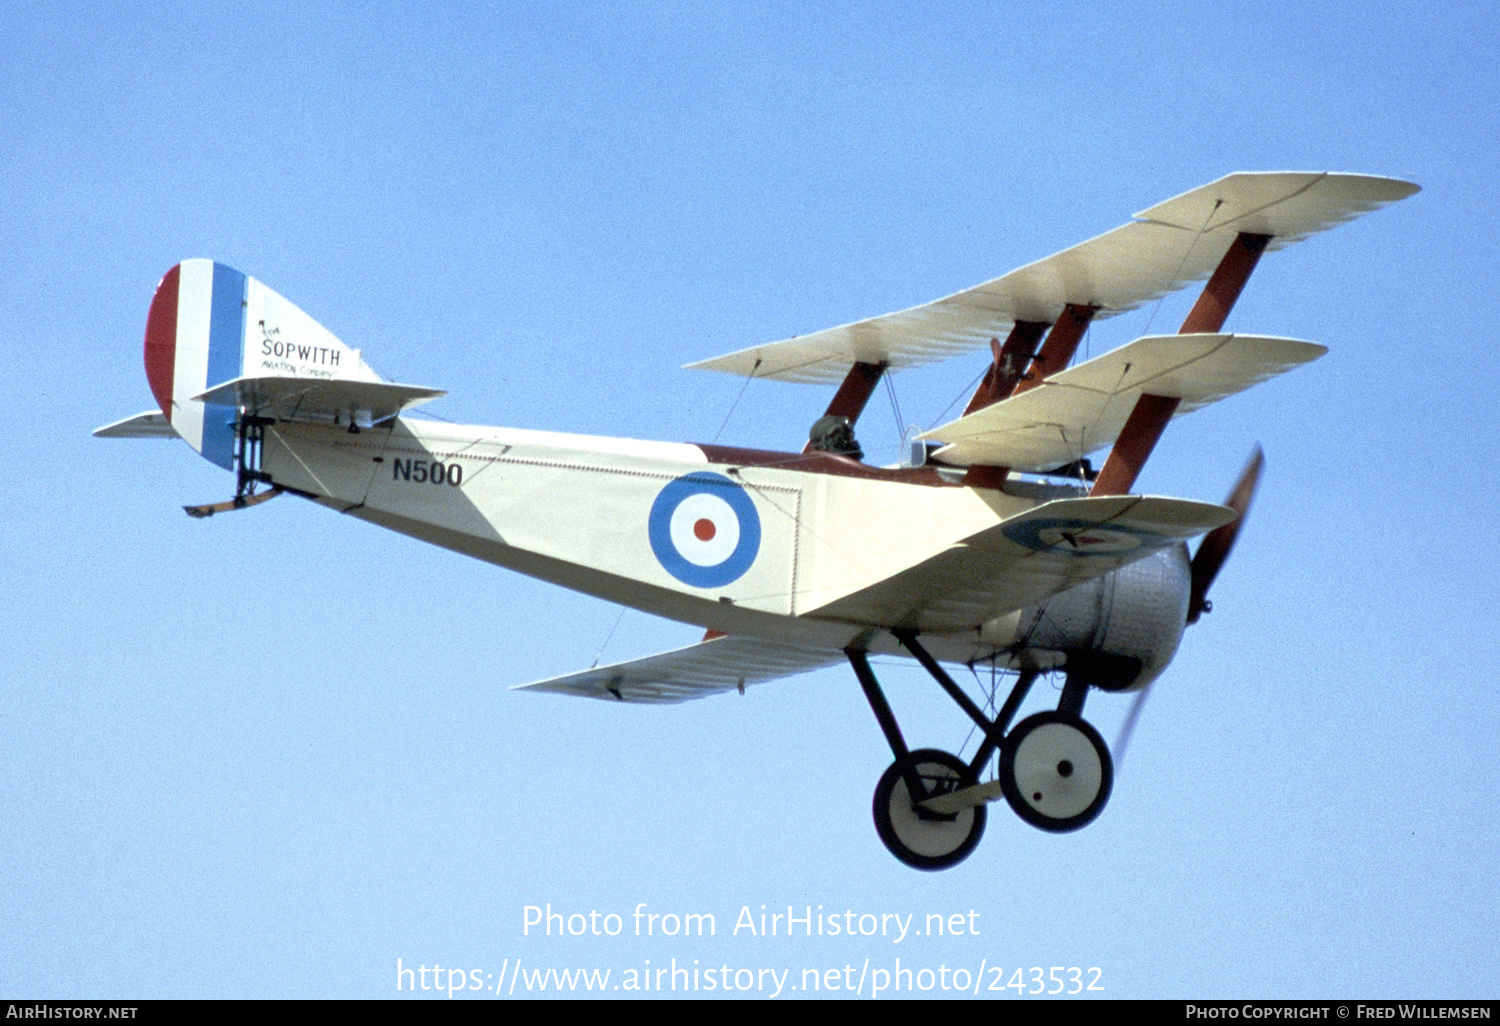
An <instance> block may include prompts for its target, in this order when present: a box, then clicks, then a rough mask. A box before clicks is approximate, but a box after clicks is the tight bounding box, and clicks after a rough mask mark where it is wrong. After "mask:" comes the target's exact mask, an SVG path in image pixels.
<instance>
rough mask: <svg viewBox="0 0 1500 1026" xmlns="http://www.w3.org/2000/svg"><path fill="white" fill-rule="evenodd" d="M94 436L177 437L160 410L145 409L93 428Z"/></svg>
mask: <svg viewBox="0 0 1500 1026" xmlns="http://www.w3.org/2000/svg"><path fill="white" fill-rule="evenodd" d="M94 437H95V438H177V437H178V434H177V432H176V431H173V430H172V425H171V424H169V423H167V418H166V416H165V415H164V414H163V413H162V412H161V411H160V410H147V411H146V412H145V413H137V414H136V415H135V416H134V417H126V418H125V419H124V420H117V421H115V422H114V423H113V424H106V425H104V426H103V427H101V428H95V429H94Z"/></svg>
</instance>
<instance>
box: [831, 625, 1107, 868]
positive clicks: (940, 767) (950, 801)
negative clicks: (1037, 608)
mask: <svg viewBox="0 0 1500 1026" xmlns="http://www.w3.org/2000/svg"><path fill="white" fill-rule="evenodd" d="M892 633H894V634H895V636H896V639H897V640H898V641H900V642H901V644H902V645H903V646H905V647H906V649H907V651H909V652H910V653H911V654H912V655H913V656H915V657H916V659H917V661H918V662H919V663H921V664H922V666H923V668H925V669H926V670H927V672H928V673H929V674H931V675H932V677H933V679H934V680H936V681H937V682H938V684H939V685H940V686H941V687H942V689H943V690H944V691H946V692H947V693H948V696H949V697H950V698H952V699H953V701H954V702H955V703H956V704H957V705H958V706H959V708H961V709H962V710H963V711H964V712H965V713H966V714H967V715H968V717H969V718H970V719H971V720H973V721H974V723H975V725H977V726H978V727H979V729H980V730H981V731H983V732H984V739H983V741H981V743H980V745H979V751H978V752H976V753H975V755H974V758H973V760H972V761H971V762H968V763H965V762H964V761H963V760H962V759H960V758H959V757H958V756H956V755H951V754H949V753H948V752H943V751H939V750H937V749H934V748H922V749H918V750H916V751H910V750H908V748H907V747H906V739H905V738H904V737H902V734H901V727H900V726H899V725H898V724H897V722H896V717H895V714H894V713H892V712H891V707H890V704H889V703H888V702H887V701H886V699H885V694H884V692H882V691H881V689H880V683H879V682H878V681H877V680H876V679H875V674H874V672H873V671H872V670H871V669H870V661H869V658H868V657H867V655H866V654H865V652H864V651H863V650H862V649H856V648H850V649H846V650H845V651H844V654H845V655H846V656H847V657H848V659H849V664H850V665H851V666H852V667H853V668H854V674H855V676H856V677H858V678H859V683H860V687H861V688H863V689H864V693H865V699H866V700H867V701H868V702H869V703H870V709H871V710H872V711H873V712H874V713H875V719H876V722H878V723H879V724H880V729H881V731H882V732H883V733H884V734H885V739H886V742H887V744H889V745H890V747H891V754H892V755H893V756H894V757H895V760H894V761H893V762H892V763H891V765H890V768H889V769H887V770H886V771H885V773H884V774H883V775H882V776H881V778H880V782H879V783H878V784H877V785H876V786H875V800H874V803H873V812H874V816H875V832H876V833H877V834H879V835H880V840H881V841H882V842H883V843H884V844H885V846H886V848H887V849H889V850H890V852H891V854H892V855H894V856H896V858H898V859H900V860H901V861H902V862H904V863H906V864H907V865H908V866H912V867H913V868H915V869H925V870H938V869H947V868H949V867H950V866H956V865H958V863H960V862H962V861H963V860H964V859H965V858H967V857H968V856H969V853H970V852H972V851H973V850H974V848H975V847H976V846H977V845H978V844H979V839H980V837H981V836H983V834H984V827H985V820H986V809H985V804H986V803H987V802H992V801H995V800H996V799H998V798H999V797H1000V796H1001V795H1002V794H1003V795H1004V796H1005V800H1006V801H1007V802H1008V803H1009V804H1010V807H1011V808H1012V809H1014V810H1015V812H1016V815H1018V816H1020V817H1021V818H1022V819H1023V820H1025V821H1026V822H1028V823H1030V824H1031V825H1032V826H1035V827H1039V828H1040V829H1042V830H1048V831H1053V832H1059V833H1060V832H1063V831H1068V830H1077V829H1078V828H1079V827H1082V826H1084V825H1086V824H1088V823H1091V822H1092V821H1093V820H1094V819H1095V818H1096V817H1098V815H1099V813H1101V812H1102V811H1104V806H1105V804H1106V803H1107V802H1108V801H1109V793H1110V788H1111V786H1112V784H1113V782H1114V764H1113V762H1112V760H1111V759H1110V756H1109V748H1108V746H1107V745H1105V743H1104V739H1103V738H1101V737H1100V736H1099V732H1098V731H1097V730H1095V729H1094V728H1093V727H1092V726H1090V725H1089V724H1088V723H1087V722H1086V721H1085V720H1084V719H1083V717H1082V715H1081V713H1082V712H1083V700H1084V697H1085V696H1086V695H1087V693H1088V684H1087V683H1086V682H1084V681H1082V680H1069V681H1068V682H1067V684H1066V685H1065V686H1064V688H1063V693H1062V698H1061V700H1060V701H1059V702H1058V708H1057V709H1056V710H1053V711H1047V712H1040V713H1037V714H1036V715H1034V716H1029V717H1027V718H1026V719H1024V720H1022V721H1021V722H1020V723H1019V724H1017V725H1016V727H1015V729H1014V730H1011V731H1010V732H1009V733H1006V728H1007V727H1009V726H1010V721H1011V720H1012V719H1014V718H1015V715H1016V711H1017V710H1018V709H1020V707H1021V703H1022V702H1023V701H1025V699H1026V695H1027V693H1028V692H1030V690H1031V686H1032V684H1033V683H1035V681H1036V679H1037V677H1038V676H1040V675H1041V674H1040V671H1038V670H1023V671H1021V675H1020V677H1019V678H1018V679H1017V681H1016V684H1015V687H1013V688H1012V689H1011V693H1010V696H1009V697H1008V698H1006V700H1005V704H1004V705H1002V706H1001V707H1000V711H999V713H997V714H996V716H995V718H994V719H993V720H992V719H990V718H989V717H987V716H986V715H985V714H984V711H983V710H981V709H980V708H979V706H978V705H976V704H975V703H974V701H973V699H971V698H969V696H968V695H967V694H965V693H964V691H963V689H962V688H960V687H959V686H958V685H957V684H956V683H954V681H953V678H952V677H950V676H949V675H948V672H947V671H946V670H944V669H943V668H942V666H941V665H940V664H939V663H938V662H937V660H936V659H934V658H933V657H932V655H931V654H930V653H929V652H928V651H927V650H926V649H925V648H924V647H923V646H922V645H921V643H920V642H918V641H917V633H916V631H912V630H896V631H893V632H892ZM996 751H999V753H1000V772H999V777H998V779H997V780H993V781H989V782H987V783H980V782H979V774H980V772H981V771H982V770H983V769H984V766H985V764H986V763H987V762H988V761H989V759H990V757H991V756H992V755H994V754H995V752H996Z"/></svg>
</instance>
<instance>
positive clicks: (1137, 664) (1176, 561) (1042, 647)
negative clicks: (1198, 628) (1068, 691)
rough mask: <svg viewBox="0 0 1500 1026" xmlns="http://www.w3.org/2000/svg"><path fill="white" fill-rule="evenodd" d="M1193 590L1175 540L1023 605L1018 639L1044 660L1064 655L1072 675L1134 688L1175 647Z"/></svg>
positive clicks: (1105, 686) (1161, 666) (1183, 551)
mask: <svg viewBox="0 0 1500 1026" xmlns="http://www.w3.org/2000/svg"><path fill="white" fill-rule="evenodd" d="M1191 594H1192V572H1191V565H1190V562H1189V559H1188V552H1187V547H1186V546H1182V545H1179V546H1175V547H1173V548H1170V549H1165V550H1163V551H1161V552H1159V553H1157V554H1156V555H1154V556H1149V557H1147V558H1146V559H1142V560H1139V561H1137V562H1135V563H1131V564H1130V565H1129V566H1125V567H1122V568H1121V569H1119V570H1116V571H1114V572H1113V573H1110V574H1106V575H1104V576H1103V577H1099V578H1095V579H1094V580H1092V581H1086V582H1085V583H1083V584H1080V585H1078V586H1077V587H1074V588H1069V589H1068V590H1067V591H1064V592H1060V593H1058V594H1057V595H1054V596H1053V597H1052V598H1050V599H1048V600H1047V601H1046V602H1045V603H1043V604H1042V605H1040V606H1033V607H1031V608H1029V609H1024V610H1022V611H1021V615H1020V618H1019V622H1018V623H1017V625H1016V645H1017V646H1018V648H1019V649H1021V650H1022V651H1025V650H1034V651H1036V653H1037V654H1038V655H1039V656H1040V655H1043V654H1045V655H1046V656H1047V657H1048V658H1047V659H1044V660H1038V661H1039V662H1053V661H1055V659H1056V656H1057V655H1058V654H1060V655H1061V656H1062V657H1063V665H1064V666H1065V667H1066V669H1067V673H1068V678H1069V680H1080V681H1083V682H1086V683H1088V684H1091V685H1093V686H1094V687H1097V688H1100V689H1102V690H1104V691H1134V690H1137V689H1139V688H1143V687H1145V686H1146V685H1147V684H1149V683H1151V681H1153V680H1154V679H1156V677H1157V675H1159V674H1160V673H1161V672H1162V671H1163V670H1165V669H1166V668H1167V664H1168V663H1170V662H1171V661H1172V657H1173V656H1174V655H1176V654H1177V646H1178V644H1179V643H1180V642H1181V641H1182V631H1183V628H1184V627H1185V626H1186V624H1187V613H1188V601H1189V598H1190V596H1191Z"/></svg>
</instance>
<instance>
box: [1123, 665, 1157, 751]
mask: <svg viewBox="0 0 1500 1026" xmlns="http://www.w3.org/2000/svg"><path fill="white" fill-rule="evenodd" d="M1155 685H1156V682H1155V681H1152V682H1151V683H1150V684H1147V685H1146V686H1145V687H1143V688H1141V690H1139V691H1137V692H1136V693H1135V701H1134V702H1131V703H1130V712H1128V713H1126V714H1125V722H1124V723H1123V724H1121V726H1120V734H1119V736H1118V737H1116V738H1115V747H1114V759H1115V772H1116V773H1119V772H1120V767H1121V766H1124V765H1125V749H1126V747H1128V746H1129V744H1130V735H1131V734H1134V733H1135V723H1136V721H1137V720H1139V719H1140V718H1141V709H1142V708H1144V707H1145V705H1146V696H1147V695H1149V694H1151V689H1152V688H1153V687H1154V686H1155Z"/></svg>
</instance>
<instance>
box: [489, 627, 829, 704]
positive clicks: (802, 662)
mask: <svg viewBox="0 0 1500 1026" xmlns="http://www.w3.org/2000/svg"><path fill="white" fill-rule="evenodd" d="M843 658H844V656H843V654H842V653H840V652H839V651H837V650H836V649H829V648H808V647H805V646H801V645H789V644H784V643H781V642H774V641H762V640H761V639H759V638H750V637H742V636H739V635H735V636H733V637H727V638H715V639H714V640H712V641H703V642H699V643H698V644H696V645H689V646H688V647H687V648H679V649H676V650H674V651H671V652H662V653H659V654H657V655H653V656H646V657H645V658H644V659H635V660H632V661H630V662H628V663H615V664H614V665H612V666H600V667H597V668H595V669H592V670H584V671H582V672H581V673H570V674H568V675H567V676H565V677H552V678H550V679H548V680H539V681H536V682H535V683H532V684H520V685H517V686H516V688H514V689H512V690H526V691H555V692H557V693H559V694H563V695H582V696H583V697H585V698H608V699H611V700H614V699H619V700H620V701H628V702H652V703H656V704H661V705H667V704H672V703H676V702H685V701H687V700H688V699H690V698H703V697H705V696H707V695H712V694H717V693H718V692H720V691H730V690H733V689H736V688H740V689H743V688H744V686H745V685H746V684H759V683H761V682H762V681H768V680H774V679H776V678H777V677H789V676H791V675H792V674H796V673H804V672H806V671H808V670H816V669H819V668H820V667H824V666H831V665H832V664H834V663H837V662H840V661H842V660H843Z"/></svg>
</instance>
